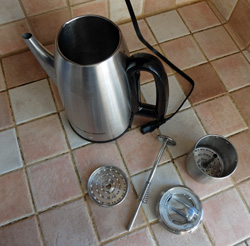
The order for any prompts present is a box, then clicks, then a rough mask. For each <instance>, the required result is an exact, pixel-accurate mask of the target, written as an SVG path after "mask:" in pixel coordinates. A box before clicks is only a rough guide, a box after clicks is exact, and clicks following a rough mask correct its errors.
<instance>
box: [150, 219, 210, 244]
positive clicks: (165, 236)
mask: <svg viewBox="0 0 250 246" xmlns="http://www.w3.org/2000/svg"><path fill="white" fill-rule="evenodd" d="M151 228H152V230H153V233H154V234H155V237H156V241H157V243H158V245H159V246H166V245H171V246H179V245H202V246H210V245H212V244H211V243H210V241H209V239H208V237H207V234H206V232H205V231H204V229H203V227H202V225H200V226H199V227H198V229H197V230H195V231H194V232H192V233H186V234H184V235H181V236H180V235H176V234H174V233H172V232H169V231H168V230H166V229H165V228H164V227H163V226H162V225H161V224H159V223H157V224H154V225H152V226H151Z"/></svg>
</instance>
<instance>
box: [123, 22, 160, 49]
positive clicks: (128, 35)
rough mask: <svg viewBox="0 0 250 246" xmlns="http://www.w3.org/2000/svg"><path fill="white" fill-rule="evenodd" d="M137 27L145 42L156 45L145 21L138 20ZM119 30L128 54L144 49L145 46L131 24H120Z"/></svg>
mask: <svg viewBox="0 0 250 246" xmlns="http://www.w3.org/2000/svg"><path fill="white" fill-rule="evenodd" d="M138 25H139V28H140V31H141V33H142V35H143V37H144V38H145V39H146V40H147V42H148V43H149V44H151V45H154V44H156V41H155V39H154V37H153V35H152V33H151V31H150V30H149V28H148V26H147V24H146V23H145V21H144V20H138ZM119 28H120V29H121V31H122V34H123V36H124V38H125V41H126V43H127V46H128V50H129V51H130V52H132V51H135V50H139V49H143V48H145V45H144V44H143V43H142V42H141V41H140V40H139V38H138V37H137V35H136V32H135V30H134V26H133V24H132V22H129V23H126V24H122V25H120V26H119Z"/></svg>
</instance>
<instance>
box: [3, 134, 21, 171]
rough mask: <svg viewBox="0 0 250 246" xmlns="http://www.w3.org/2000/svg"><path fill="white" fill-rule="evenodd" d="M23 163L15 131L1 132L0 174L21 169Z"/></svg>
mask: <svg viewBox="0 0 250 246" xmlns="http://www.w3.org/2000/svg"><path fill="white" fill-rule="evenodd" d="M22 166H23V161H22V157H21V153H20V150H19V145H18V142H17V136H16V132H15V129H9V130H6V131H2V132H0V174H3V173H7V172H9V171H12V170H15V169H18V168H21V167H22Z"/></svg>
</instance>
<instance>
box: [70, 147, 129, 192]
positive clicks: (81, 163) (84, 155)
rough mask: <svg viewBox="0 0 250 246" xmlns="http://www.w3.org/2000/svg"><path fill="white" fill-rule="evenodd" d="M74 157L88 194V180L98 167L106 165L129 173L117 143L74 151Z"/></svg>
mask: <svg viewBox="0 0 250 246" xmlns="http://www.w3.org/2000/svg"><path fill="white" fill-rule="evenodd" d="M73 155H74V158H75V160H76V165H77V169H78V172H79V174H80V178H81V181H82V184H83V188H84V189H85V191H86V192H87V183H88V179H89V177H90V175H91V174H92V172H94V171H95V169H97V168H98V167H101V166H104V165H108V166H116V167H118V168H120V169H122V170H123V171H124V172H125V173H127V171H126V169H125V167H124V164H123V162H122V158H121V155H120V153H119V151H118V149H117V147H116V144H115V142H111V143H104V144H101V143H98V144H90V145H88V146H84V147H82V148H80V149H77V150H74V152H73Z"/></svg>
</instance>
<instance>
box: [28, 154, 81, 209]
mask: <svg viewBox="0 0 250 246" xmlns="http://www.w3.org/2000/svg"><path fill="white" fill-rule="evenodd" d="M28 174H29V179H30V184H31V190H32V193H33V197H34V201H35V204H36V208H37V210H43V209H46V208H47V207H50V206H53V205H56V204H58V203H61V202H64V201H66V200H69V199H70V198H74V197H76V196H80V195H81V190H80V186H79V183H78V180H77V176H76V174H75V171H74V168H73V164H72V161H71V159H70V156H69V155H68V154H66V155H63V156H60V157H57V158H55V159H50V160H48V161H45V162H42V163H40V164H38V165H35V166H31V167H29V168H28Z"/></svg>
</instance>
